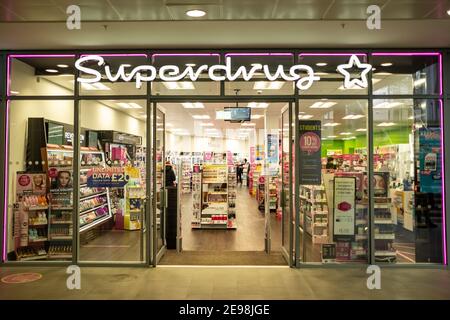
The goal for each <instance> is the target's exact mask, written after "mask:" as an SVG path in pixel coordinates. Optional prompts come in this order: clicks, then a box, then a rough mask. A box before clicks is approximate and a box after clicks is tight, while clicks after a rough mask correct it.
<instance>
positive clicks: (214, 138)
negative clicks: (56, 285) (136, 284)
mask: <svg viewBox="0 0 450 320" xmlns="http://www.w3.org/2000/svg"><path fill="white" fill-rule="evenodd" d="M174 59H178V58H177V57H160V58H159V59H156V60H154V61H153V63H154V64H155V65H158V64H160V65H163V64H171V63H172V64H174V63H175V62H174V61H175V60H174ZM195 59H200V58H195ZM201 59H202V61H201V62H202V63H207V64H208V63H209V64H213V63H216V62H217V59H218V58H217V57H215V56H214V55H210V56H206V57H201ZM245 59H246V60H243V61H239V62H238V63H239V64H248V65H250V62H251V60H250V58H249V57H246V58H245ZM283 59H285V58H284V57H277V61H278V62H277V64H283V63H291V61H290V60H289V61H283ZM289 59H291V58H289ZM320 59H323V57H320ZM320 59H319V58H318V57H316V56H304V57H300V60H301V62H303V63H305V64H310V65H316V66H318V67H319V68H322V69H320V73H321V76H322V77H323V78H324V79H325V81H323V82H321V83H319V84H317V85H314V86H313V87H312V88H311V89H310V90H309V91H308V92H306V93H305V95H304V97H302V99H300V100H299V114H298V115H297V116H298V120H299V124H300V127H301V125H302V124H308V123H311V121H316V123H317V121H319V127H318V132H316V134H317V135H318V136H319V137H320V140H319V141H320V142H319V143H320V145H319V147H320V149H319V152H320V157H319V158H318V159H319V160H318V162H317V163H319V167H318V168H319V169H318V171H317V170H316V171H315V173H314V175H315V177H316V178H317V177H319V178H318V179H319V180H317V181H315V182H314V183H311V184H309V183H307V182H305V180H303V176H302V174H303V171H302V167H301V165H300V177H299V178H298V181H296V179H295V178H294V179H293V180H292V182H293V185H292V186H291V187H292V188H291V190H294V189H295V183H299V186H298V194H299V213H298V216H299V219H300V221H299V235H300V256H301V257H300V259H301V260H302V261H303V262H312V263H314V262H318V263H319V262H326V259H327V257H325V254H324V252H325V250H326V249H329V248H330V246H328V247H327V245H333V250H334V251H335V254H334V256H333V257H331V260H332V261H333V262H340V263H347V262H350V263H359V262H360V263H367V261H368V259H369V258H368V257H369V249H368V248H369V240H370V239H369V238H370V236H369V231H368V230H369V195H368V187H367V186H368V182H367V181H368V179H367V175H368V150H367V146H368V144H367V141H368V132H369V126H368V120H367V117H368V103H369V101H368V100H367V98H366V97H365V95H367V89H361V88H352V89H343V88H342V84H341V82H340V81H337V80H336V78H337V74H336V71H335V70H336V66H337V65H338V64H341V63H344V62H346V61H347V60H348V57H331V58H327V62H322V60H320ZM389 59H390V60H389V61H387V60H386V58H385V57H377V58H376V59H375V61H373V62H372V64H373V66H374V70H373V72H374V78H373V79H372V80H373V81H372V82H373V90H374V93H378V94H385V95H388V94H404V95H407V94H413V93H417V92H419V91H418V90H427V89H423V88H422V89H421V87H423V86H428V87H432V86H431V84H432V83H434V81H435V80H434V77H433V74H432V73H430V72H429V68H431V67H433V66H434V63H435V61H434V60H430V61H428V62H427V61H426V63H425V66H424V63H423V62H422V61H421V62H420V63H416V64H415V63H410V64H407V65H402V63H403V64H404V59H403V60H402V59H398V58H396V57H390V58H389ZM430 59H431V58H430ZM125 60H126V62H127V63H129V64H130V66H134V65H139V64H145V61H146V60H147V57H146V55H134V56H128V57H125V58H124V57H120V58H115V57H111V58H109V59H108V63H109V64H110V65H111V66H113V67H114V66H117V65H118V64H120V63H125ZM209 60H211V61H209ZM184 62H186V61H183V63H184ZM195 62H196V63H199V61H198V60H195ZM177 63H180V62H177ZM320 63H322V64H321V65H320ZM73 65H74V57H64V56H62V57H58V58H52V59H50V58H14V59H12V63H11V70H12V73H11V74H12V79H11V87H10V93H11V94H12V95H16V96H22V95H23V96H34V95H36V96H37V95H39V96H47V98H45V99H39V100H37V99H36V100H33V99H29V100H14V101H11V102H10V104H9V110H10V113H9V121H10V126H9V129H10V140H9V149H8V156H9V159H10V160H9V190H10V192H9V194H8V197H9V199H8V201H9V208H10V210H9V214H8V230H11V232H8V242H7V244H8V260H14V261H16V260H19V261H31V260H43V261H48V260H57V261H58V260H70V259H71V258H72V238H73V233H74V232H78V233H79V259H80V261H92V262H107V261H120V262H142V261H144V260H145V256H146V254H148V252H149V250H148V249H149V248H147V245H146V243H147V238H146V237H148V236H149V233H148V232H147V230H144V229H145V228H144V210H145V207H146V206H149V205H150V203H149V201H147V200H146V198H145V194H146V188H150V185H149V184H148V181H152V179H154V181H156V186H155V189H154V190H153V192H154V194H155V196H154V201H155V203H154V205H155V207H156V211H157V214H156V218H155V222H156V225H157V227H158V229H157V230H158V232H157V236H156V237H157V241H156V250H158V251H159V249H161V248H163V247H164V246H166V248H167V251H166V254H165V255H164V256H163V257H162V259H161V263H163V264H189V263H192V264H196V263H198V264H201V263H202V258H199V257H198V256H199V253H201V254H204V255H205V256H206V255H209V256H214V257H215V260H214V259H213V260H211V259H209V260H207V261H208V262H207V264H211V261H212V263H217V264H220V263H221V262H220V257H222V258H223V260H226V259H230V256H231V255H234V256H239V252H259V253H261V252H264V250H265V248H266V245H265V238H266V234H267V230H266V226H267V223H268V225H269V226H270V232H269V233H270V240H271V243H270V248H271V254H270V255H266V258H265V259H266V260H265V262H263V263H265V264H287V262H286V261H285V260H284V259H283V257H282V255H281V253H280V252H281V248H282V247H283V246H285V245H286V244H285V242H284V240H283V239H287V238H289V236H288V234H286V232H287V231H286V230H287V229H288V228H287V227H286V225H285V224H286V221H289V220H288V219H287V217H286V215H285V216H283V208H282V201H281V200H282V199H281V195H282V192H281V190H282V189H283V188H285V190H289V183H286V181H289V179H286V178H284V180H283V174H286V173H289V170H292V172H293V170H294V167H293V166H294V163H295V157H298V156H301V152H302V151H298V152H300V154H298V155H297V154H294V155H291V156H292V158H290V155H289V151H287V150H289V146H290V144H292V142H293V141H291V140H290V139H289V129H290V128H292V127H293V126H294V124H293V123H291V122H289V121H288V120H287V119H286V118H284V117H282V110H284V109H285V108H286V106H287V103H282V102H263V101H261V99H258V101H259V102H239V101H240V100H239V98H236V99H235V101H232V100H231V99H228V100H229V101H230V102H225V101H219V102H208V101H198V100H197V99H195V95H215V94H218V93H219V90H220V85H219V83H215V82H211V81H198V82H195V83H192V82H183V81H181V82H175V83H170V82H168V83H163V82H155V83H152V85H151V90H152V94H157V95H161V96H169V95H172V96H174V97H177V96H183V99H184V100H183V101H181V99H178V100H180V101H177V102H161V103H157V104H155V106H156V111H155V113H154V114H153V115H152V116H151V118H150V119H148V118H147V112H146V108H147V101H146V100H145V97H144V96H145V95H146V94H147V92H148V90H149V89H150V85H149V86H148V87H147V86H142V87H140V88H136V87H135V86H134V83H124V82H119V83H109V82H99V83H97V84H95V85H81V86H80V94H81V95H83V96H84V98H82V100H81V102H80V105H79V115H80V127H81V131H80V133H81V134H80V137H79V138H80V149H81V157H80V160H79V161H80V168H81V170H80V174H79V182H78V185H79V194H80V199H79V200H78V203H77V201H76V200H75V199H74V198H73V185H74V178H76V177H77V176H78V174H74V170H73V160H74V156H73V141H74V136H73V125H74V121H73V115H74V103H73V100H72V99H70V98H68V99H64V98H61V96H63V97H64V96H71V95H73V92H74V90H73V88H74V76H73ZM397 67H398V68H397ZM396 68H397V69H396ZM427 68H428V69H427ZM420 70H422V74H425V76H424V77H423V78H420V79H417V78H416V77H417V74H418V73H417V72H418V71H420ZM419 76H420V72H419ZM421 79H424V80H421ZM225 92H226V95H228V96H229V97H232V96H234V97H236V96H239V95H244V96H245V95H255V96H256V95H259V96H264V95H271V96H273V95H280V97H281V96H282V95H289V94H292V93H293V92H294V86H293V85H292V84H289V83H284V82H282V81H272V82H267V81H255V82H251V81H249V82H244V81H235V82H227V83H225ZM94 95H95V97H93V98H90V97H89V96H94ZM120 95H130V96H131V95H134V96H137V95H139V96H142V97H144V98H142V99H135V98H133V99H125V98H123V99H111V98H109V97H108V96H120ZM189 95H192V96H193V98H192V99H189V97H188V96H189ZM338 95H340V96H339V97H337V96H338ZM346 95H348V96H350V95H351V97H346ZM358 95H361V98H358V97H357V96H358ZM52 96H58V98H52ZM99 96H101V98H99ZM327 96H330V97H329V98H327ZM331 97H333V98H331ZM228 100H227V101H228ZM280 100H281V99H280ZM231 101H232V102H231ZM236 101H238V102H236ZM268 101H269V99H268ZM372 102H373V110H374V113H373V123H372V124H371V125H372V127H373V146H374V149H373V150H372V152H373V154H374V160H373V168H374V179H373V186H374V196H375V199H374V203H375V204H374V210H375V211H374V213H373V214H374V224H375V227H374V239H375V249H374V250H375V259H376V261H378V262H386V263H416V262H436V261H439V259H441V257H442V255H441V253H440V251H439V250H440V249H439V247H440V245H439V243H440V241H441V240H440V238H439V237H440V236H439V234H437V233H430V231H429V229H430V224H431V225H435V226H437V227H436V228H434V229H435V230H439V217H441V212H442V207H441V199H440V195H439V193H438V192H436V190H437V189H439V190H440V188H441V185H440V184H438V185H437V186H436V183H435V182H434V184H433V182H430V183H429V186H428V187H427V188H424V186H425V183H424V180H425V178H424V175H423V171H424V170H425V169H424V168H423V166H422V165H421V164H419V163H421V161H422V160H421V159H419V157H421V148H422V147H423V146H424V145H423V142H422V140H421V139H422V136H421V132H422V130H423V129H429V128H432V129H436V128H440V121H441V120H440V113H439V110H440V105H439V101H438V100H433V99H428V100H427V99H413V98H404V99H389V98H383V99H374V100H373V101H372ZM232 109H235V111H233V116H232V115H231V113H232V112H231V110H232ZM238 109H239V110H240V111H239V112H237V110H238ZM288 110H289V109H288ZM153 116H155V117H156V120H155V123H156V129H155V133H156V134H155V138H154V141H153V142H152V141H146V130H147V129H146V128H147V121H153V120H154V119H153ZM233 117H236V118H233ZM239 117H240V118H239ZM232 120H235V121H232ZM301 135H302V133H301V132H300V137H299V138H301ZM153 143H154V144H155V145H154V144H153ZM299 143H300V144H301V143H302V142H301V141H299ZM439 143H440V142H439V141H438V145H440V144H439ZM152 147H154V149H153V150H154V157H155V159H156V160H155V161H156V165H155V166H156V170H155V173H156V174H155V176H154V177H153V175H152V174H150V173H151V172H152V171H151V166H150V161H149V160H148V159H147V158H146V154H147V148H152ZM436 148H438V147H437V146H435V148H434V149H433V150H434V151H433V150H431V151H429V150H428V151H429V152H427V154H426V156H427V157H428V158H427V160H426V165H427V167H428V169H427V170H428V172H433V171H439V170H440V169H439V168H440V160H439V159H440V155H439V151H436ZM296 152H297V151H296ZM290 160H293V161H290ZM170 168H171V169H170ZM170 171H172V172H173V176H172V173H170ZM168 172H169V173H168ZM264 172H265V173H267V174H266V175H265V174H264ZM304 172H305V173H306V172H307V169H305V171H304ZM114 173H115V174H116V175H119V176H120V175H124V176H127V177H128V178H127V181H115V182H114V183H112V182H111V181H110V180H108V183H106V182H105V181H104V180H102V179H101V175H102V174H104V175H108V177H109V178H111V175H112V174H114ZM96 174H97V176H96ZM149 174H150V176H148V175H149ZM99 176H100V178H99ZM108 177H107V178H108ZM107 178H105V179H107ZM264 178H265V179H264ZM345 178H352V179H353V180H354V192H355V195H354V197H353V201H354V203H353V207H354V210H355V213H354V217H355V218H354V220H355V221H354V226H352V228H354V229H353V235H352V236H351V237H348V236H347V237H345V235H344V236H343V237H336V234H337V233H338V232H337V231H336V228H335V225H334V221H335V220H334V214H335V210H336V208H335V207H334V198H335V197H334V196H335V195H334V193H335V190H336V184H337V183H338V182H339V179H341V181H344V179H345ZM119 180H120V179H119ZM267 180H269V181H267ZM336 181H337V182H336ZM420 182H422V185H420ZM266 183H268V186H266ZM173 185H176V186H178V189H175V190H177V191H173V190H172V191H171V190H168V191H164V190H165V189H167V187H169V188H168V189H173V188H171V187H172V186H173ZM419 186H421V187H419ZM421 188H422V189H421ZM436 188H437V189H436ZM177 192H178V193H177ZM174 197H175V198H174ZM171 199H174V200H171ZM286 199H287V200H286V201H287V202H286V203H285V206H286V207H289V206H291V207H292V208H294V205H293V202H292V201H293V200H294V199H292V197H290V196H288V197H287V198H286ZM267 200H268V202H269V203H268V204H267V205H266V203H265V201H267ZM152 201H153V199H152ZM164 202H165V204H164ZM75 203H77V205H76V206H77V207H78V215H79V217H78V218H79V226H80V229H79V230H78V231H74V230H73V228H72V221H73V217H72V215H73V214H74V212H75V211H74V210H75V209H74V206H75ZM178 205H179V207H180V208H181V211H180V212H181V217H179V221H180V223H179V224H177V223H176V222H175V223H174V213H173V212H174V210H175V211H176V208H177V207H178ZM162 208H165V210H166V211H165V212H164V216H162V215H161V214H162V213H163V211H162V210H163V209H162ZM340 209H341V208H339V210H340ZM293 216H295V213H293ZM175 221H176V218H175ZM283 224H284V227H282V225H283ZM436 232H437V231H436ZM424 239H425V240H424ZM324 248H325V249H324ZM177 249H178V250H177ZM180 251H181V254H180V253H179V252H180ZM185 253H187V254H185ZM189 253H197V254H192V255H189ZM227 254H228V255H227ZM221 255H222V256H221ZM274 256H275V258H274ZM218 257H219V258H218ZM253 257H257V256H256V255H255V256H253ZM255 259H256V258H255ZM191 260H192V261H194V262H192V261H191ZM199 261H200V262H199ZM205 261H206V260H205ZM228 261H229V260H228ZM267 261H268V262H267ZM249 264H251V262H250V263H249Z"/></svg>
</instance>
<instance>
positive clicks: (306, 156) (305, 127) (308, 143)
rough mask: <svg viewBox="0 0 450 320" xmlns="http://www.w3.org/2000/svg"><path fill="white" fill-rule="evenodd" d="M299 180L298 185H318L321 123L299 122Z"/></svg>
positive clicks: (320, 166)
mask: <svg viewBox="0 0 450 320" xmlns="http://www.w3.org/2000/svg"><path fill="white" fill-rule="evenodd" d="M299 126H300V139H299V141H300V154H299V162H300V179H299V181H298V183H299V184H307V185H320V184H321V183H322V181H321V173H322V163H321V158H320V152H321V132H320V129H321V123H320V121H316V120H301V121H300V125H299Z"/></svg>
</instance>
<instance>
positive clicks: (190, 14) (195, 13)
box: [186, 9, 206, 18]
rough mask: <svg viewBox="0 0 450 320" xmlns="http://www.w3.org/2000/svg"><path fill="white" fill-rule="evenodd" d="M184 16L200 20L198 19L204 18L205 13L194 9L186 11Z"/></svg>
mask: <svg viewBox="0 0 450 320" xmlns="http://www.w3.org/2000/svg"><path fill="white" fill-rule="evenodd" d="M186 15H187V16H188V17H191V18H200V17H204V16H205V15H206V11H203V10H199V9H194V10H189V11H186Z"/></svg>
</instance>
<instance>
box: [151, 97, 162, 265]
mask: <svg viewBox="0 0 450 320" xmlns="http://www.w3.org/2000/svg"><path fill="white" fill-rule="evenodd" d="M150 115H151V116H150V119H151V126H152V127H151V130H152V154H153V159H152V175H153V176H152V190H153V194H152V207H153V210H152V214H153V216H152V228H151V230H152V232H153V237H152V239H153V246H152V250H153V254H152V264H153V266H154V267H156V263H157V258H156V257H157V255H158V232H157V224H156V205H157V194H156V193H157V191H158V190H157V186H156V163H155V161H156V160H155V159H156V103H155V102H153V103H152V105H151V114H150ZM161 201H162V200H161Z"/></svg>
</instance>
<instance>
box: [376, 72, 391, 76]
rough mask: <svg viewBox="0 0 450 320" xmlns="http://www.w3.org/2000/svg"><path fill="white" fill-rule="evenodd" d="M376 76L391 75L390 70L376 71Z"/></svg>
mask: <svg viewBox="0 0 450 320" xmlns="http://www.w3.org/2000/svg"><path fill="white" fill-rule="evenodd" d="M375 74H376V75H377V76H392V73H391V72H376V73H375Z"/></svg>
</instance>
